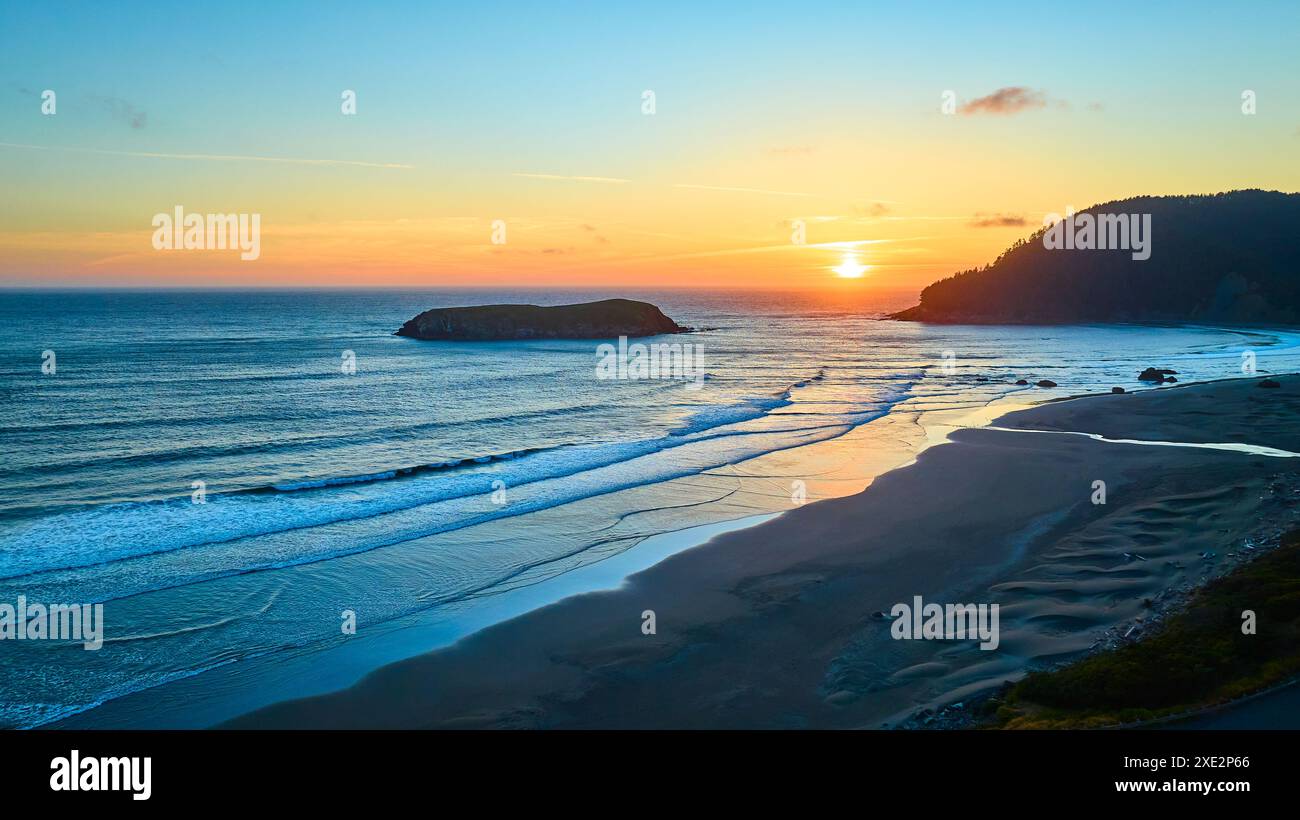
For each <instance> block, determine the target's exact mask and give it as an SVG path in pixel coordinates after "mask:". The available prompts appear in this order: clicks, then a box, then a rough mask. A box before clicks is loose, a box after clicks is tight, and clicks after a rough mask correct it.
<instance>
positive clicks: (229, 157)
mask: <svg viewBox="0 0 1300 820" xmlns="http://www.w3.org/2000/svg"><path fill="white" fill-rule="evenodd" d="M0 148H30V149H32V150H36V151H71V152H73V153H78V154H107V155H110V156H115V157H144V158H146V159H198V160H213V161H216V162H283V163H287V164H289V165H351V166H355V167H358V168H404V169H410V168H414V167H415V166H414V165H403V164H401V163H398V162H361V161H360V160H353V159H299V158H296V157H247V156H240V155H236V154H164V153H161V152H156V151H109V150H107V149H103V148H75V147H69V146H65V145H27V144H25V143H21V142H0Z"/></svg>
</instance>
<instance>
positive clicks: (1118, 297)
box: [894, 190, 1300, 324]
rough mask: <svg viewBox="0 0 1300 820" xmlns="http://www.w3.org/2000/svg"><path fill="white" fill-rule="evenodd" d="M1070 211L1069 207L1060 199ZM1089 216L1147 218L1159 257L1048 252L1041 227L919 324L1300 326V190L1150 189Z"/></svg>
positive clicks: (932, 303)
mask: <svg viewBox="0 0 1300 820" xmlns="http://www.w3.org/2000/svg"><path fill="white" fill-rule="evenodd" d="M1061 209H1062V211H1064V209H1065V206H1064V205H1062V206H1061ZM1080 214H1081V215H1082V214H1092V215H1093V216H1094V218H1095V217H1096V216H1097V215H1099V214H1108V215H1110V214H1149V215H1150V217H1151V236H1150V237H1149V239H1150V241H1151V246H1150V247H1151V257H1150V258H1149V259H1146V260H1135V259H1133V255H1132V253H1130V252H1129V251H1128V250H1078V251H1074V250H1060V249H1057V250H1049V249H1047V248H1045V247H1044V245H1043V241H1042V239H1043V229H1040V230H1038V231H1037V232H1035V233H1034V234H1033V235H1031V236H1030V237H1029V238H1028V239H1025V240H1022V241H1020V242H1017V243H1015V244H1014V245H1012V246H1011V247H1010V248H1008V249H1007V250H1006V251H1005V252H1004V253H1003V254H1002V255H1001V256H1000V257H998V259H997V260H996V261H995V262H993V263H992V264H991V265H986V266H985V267H983V268H978V269H973V270H967V271H962V272H961V273H958V274H956V275H954V276H951V277H949V278H947V279H944V280H942V281H939V282H935V283H934V284H932V285H930V286H929V287H927V288H926V289H925V290H924V291H922V292H921V303H920V304H919V305H917V306H916V307H913V308H910V309H908V310H905V311H903V312H901V313H896V314H894V318H897V319H909V320H913V321H920V322H958V323H969V322H975V323H979V322H992V323H994V324H1003V323H1009V322H1031V323H1055V322H1066V323H1072V322H1116V321H1121V322H1122V321H1132V322H1162V321H1173V322H1190V321H1203V322H1226V323H1243V324H1270V323H1279V324H1296V323H1300V277H1296V275H1295V271H1296V270H1297V269H1300V243H1297V242H1295V241H1294V237H1295V226H1296V225H1297V224H1300V194H1284V193H1279V192H1276V191H1258V190H1247V191H1230V192H1227V193H1222V194H1214V195H1209V196H1204V195H1198V196H1162V197H1151V196H1142V197H1136V198H1133V199H1125V200H1120V201H1117V202H1106V203H1102V204H1100V205H1094V206H1093V207H1091V208H1087V209H1085V210H1084V211H1081V212H1080Z"/></svg>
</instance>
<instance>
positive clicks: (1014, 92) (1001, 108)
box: [960, 85, 1047, 116]
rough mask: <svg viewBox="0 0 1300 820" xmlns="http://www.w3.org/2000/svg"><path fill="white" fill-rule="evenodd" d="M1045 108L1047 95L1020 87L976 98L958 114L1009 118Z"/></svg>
mask: <svg viewBox="0 0 1300 820" xmlns="http://www.w3.org/2000/svg"><path fill="white" fill-rule="evenodd" d="M1046 107H1047V94H1046V93H1045V92H1043V91H1035V90H1033V89H1031V88H1025V87H1024V86H1021V85H1012V86H1007V87H1006V88H999V89H998V90H997V91H994V92H993V93H992V94H988V95H986V96H983V97H977V98H975V99H973V100H971V101H970V102H968V103H964V104H963V105H962V106H961V109H960V113H962V114H964V115H966V116H973V115H977V114H991V115H994V116H1010V115H1012V114H1019V113H1020V112H1022V111H1029V110H1031V109H1035V108H1046Z"/></svg>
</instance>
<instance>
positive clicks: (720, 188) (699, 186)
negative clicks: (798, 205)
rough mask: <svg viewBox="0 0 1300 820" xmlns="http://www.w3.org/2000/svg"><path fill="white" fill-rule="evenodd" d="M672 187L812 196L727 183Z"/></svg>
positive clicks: (685, 184)
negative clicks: (733, 185)
mask: <svg viewBox="0 0 1300 820" xmlns="http://www.w3.org/2000/svg"><path fill="white" fill-rule="evenodd" d="M673 187H674V188H692V189H694V190H697V191H727V192H729V193H734V194H767V195H769V196H812V194H801V193H797V192H795V191H768V190H765V189H763V188H733V187H731V186H728V185H692V184H690V183H686V182H679V183H677V184H676V185H674V186H673Z"/></svg>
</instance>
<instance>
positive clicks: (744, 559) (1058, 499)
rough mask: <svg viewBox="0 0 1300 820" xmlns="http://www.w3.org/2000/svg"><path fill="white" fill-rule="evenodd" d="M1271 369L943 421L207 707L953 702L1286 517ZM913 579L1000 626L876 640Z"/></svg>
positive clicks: (737, 706) (613, 715)
mask: <svg viewBox="0 0 1300 820" xmlns="http://www.w3.org/2000/svg"><path fill="white" fill-rule="evenodd" d="M1281 381H1282V387H1281V389H1273V390H1265V389H1260V388H1259V387H1257V383H1258V379H1241V380H1229V381H1222V382H1214V383H1209V384H1199V385H1186V386H1179V387H1171V388H1165V389H1161V390H1156V391H1148V392H1144V393H1139V394H1129V395H1114V396H1111V395H1106V396H1095V397H1083V398H1077V399H1071V400H1066V401H1060V402H1052V403H1049V404H1045V405H1041V406H1038V407H1034V408H1032V409H1029V410H1022V411H1017V412H1014V413H1010V414H1008V415H1005V416H1003V417H1002V418H1000V419H998V420H997V421H996V422H995V424H994V426H993V428H991V429H990V428H986V429H962V430H957V431H955V432H953V433H952V434H951V435H950V436H949V440H948V441H947V442H946V443H943V444H940V445H937V446H934V447H931V448H929V449H927V450H925V451H924V452H923V453H922V454H921V455H920V456H919V457H918V459H917V460H916V461H915V462H914V463H912V464H910V465H908V466H906V467H902V468H900V469H897V470H894V471H892V472H889V473H887V474H885V475H884V476H882V477H880V478H879V479H877V480H876V481H875V482H874V483H873V484H872V485H871V486H870V487H868V488H867V489H866V490H865V491H863V492H862V493H859V494H857V495H853V496H849V497H845V498H840V499H833V500H827V501H823V502H819V503H812V504H808V505H806V506H804V507H801V508H798V509H795V510H792V511H791V512H788V513H786V514H784V515H781V516H779V517H778V518H776V519H774V520H772V521H770V522H767V523H765V524H761V525H759V526H756V527H752V528H749V529H745V530H741V531H737V532H732V533H728V534H724V535H722V536H719V537H717V538H715V539H713V540H712V541H710V542H708V543H707V544H705V545H703V546H700V547H697V548H695V549H691V550H688V551H686V552H683V553H679V554H677V555H674V556H672V557H669V558H667V559H666V560H664V561H662V562H660V563H659V564H656V565H655V566H653V567H651V568H649V569H647V570H645V571H643V572H640V573H638V574H636V575H634V576H632V577H631V578H629V579H628V580H627V582H626V583H625V584H624V585H623V586H622V587H621V588H619V589H617V590H612V591H608V592H597V593H591V594H585V595H579V596H575V597H572V598H568V599H566V600H564V601H561V602H559V603H557V604H554V605H552V606H548V607H545V608H543V609H540V610H537V611H535V612H532V613H529V614H528V615H525V616H522V617H519V618H515V619H513V620H510V621H507V622H505V623H501V624H499V625H496V626H494V627H491V628H489V629H486V630H483V631H481V632H479V633H477V634H475V635H472V636H470V637H469V638H466V639H465V640H462V641H461V642H459V643H457V644H456V645H454V646H451V647H449V648H447V649H445V650H440V651H437V652H433V653H430V654H427V655H424V656H421V657H417V658H413V659H410V660H407V661H403V662H400V663H396V664H393V665H391V666H388V667H385V668H383V669H380V670H378V671H376V672H374V673H373V674H371V675H369V676H368V677H366V678H365V679H364V680H362V681H361V682H360V683H358V684H357V685H356V686H354V687H352V688H349V689H346V690H343V691H340V692H337V693H333V694H330V695H324V696H319V697H313V698H308V699H303V700H298V701H291V702H286V703H281V704H277V705H274V706H271V707H268V708H265V709H262V710H259V711H256V712H254V713H252V714H249V715H246V716H244V717H242V718H239V719H237V720H234V721H232V722H230V723H229V724H227V725H228V726H231V727H238V728H270V727H339V728H348V727H390V728H416V727H447V728H450V727H464V728H470V727H500V728H525V727H527V728H534V727H537V728H541V727H548V728H615V727H618V728H622V727H655V728H663V727H682V728H730V727H746V728H878V727H893V726H898V725H901V724H908V722H909V720H913V722H914V718H915V717H916V716H917V715H918V714H922V715H924V714H929V713H927V712H924V711H923V710H927V709H928V710H932V711H938V710H942V709H943V708H945V707H953V708H956V709H958V710H959V709H960V708H963V707H962V706H955V705H956V704H963V705H964V703H965V702H967V701H969V700H971V699H972V698H977V697H979V696H981V695H983V694H987V693H989V692H991V691H993V690H995V689H997V688H998V687H1000V686H1001V685H1002V684H1003V683H1004V682H1006V681H1008V680H1015V679H1018V678H1019V677H1021V676H1023V674H1024V673H1025V672H1026V671H1027V670H1029V669H1031V668H1042V667H1044V666H1049V665H1052V664H1054V663H1059V662H1062V661H1065V660H1069V659H1071V658H1074V657H1079V656H1081V655H1082V654H1083V653H1086V652H1088V651H1089V650H1090V649H1093V648H1096V647H1099V646H1104V645H1107V644H1108V643H1113V642H1114V641H1116V640H1119V639H1120V636H1122V635H1127V636H1128V638H1129V639H1135V638H1139V637H1140V636H1141V634H1142V632H1143V630H1144V629H1149V628H1150V624H1151V622H1152V621H1154V620H1158V618H1159V613H1160V612H1161V606H1162V602H1170V601H1174V600H1176V598H1177V596H1178V595H1180V594H1183V593H1185V592H1186V591H1187V590H1189V589H1191V588H1192V587H1194V586H1195V585H1197V584H1199V583H1202V582H1203V581H1204V580H1206V579H1208V578H1210V577H1213V576H1215V575H1217V574H1220V573H1221V572H1223V571H1226V570H1227V569H1228V568H1230V567H1231V566H1233V565H1234V564H1235V563H1236V562H1237V561H1240V560H1243V557H1244V556H1245V555H1247V554H1248V553H1249V552H1250V551H1251V548H1255V547H1258V548H1264V547H1266V546H1267V545H1268V544H1269V543H1271V539H1274V538H1275V537H1276V536H1277V535H1278V533H1280V532H1281V531H1283V530H1285V529H1287V528H1288V527H1289V526H1291V525H1293V523H1294V520H1295V518H1296V514H1295V504H1294V500H1293V499H1294V497H1295V496H1296V492H1297V489H1298V488H1300V460H1297V459H1295V458H1291V457H1289V456H1288V455H1287V453H1289V452H1292V451H1295V450H1300V446H1298V445H1300V442H1298V441H1297V439H1298V438H1300V434H1297V433H1296V430H1295V425H1294V423H1293V420H1294V419H1295V418H1296V417H1297V413H1298V412H1300V393H1298V392H1297V390H1296V382H1295V380H1294V378H1293V377H1283V378H1282V379H1281ZM1044 431H1045V432H1044ZM1076 433H1077V434H1093V435H1092V437H1090V436H1089V435H1075V434H1076ZM1097 436H1100V437H1102V438H1098V437H1097ZM1106 439H1126V440H1134V441H1131V442H1116V441H1111V440H1106ZM1134 442H1165V443H1180V442H1187V443H1194V444H1204V443H1210V444H1221V443H1226V444H1235V445H1248V446H1247V447H1242V448H1238V449H1232V448H1228V449H1224V448H1208V447H1198V446H1151V445H1150V444H1147V443H1134ZM1250 446H1255V447H1257V448H1271V449H1261V450H1259V451H1258V452H1253V451H1251V449H1250ZM1097 481H1103V482H1105V490H1106V500H1105V503H1104V504H1098V503H1094V502H1095V501H1096V499H1097V496H1096V492H1095V490H1096V486H1097V485H1095V483H1094V482H1097ZM1246 544H1250V545H1251V548H1247V547H1246V546H1245V545H1246ZM1206 556H1208V557H1206ZM917 595H920V596H923V598H924V599H925V600H926V601H934V602H949V603H985V602H987V603H997V604H999V606H1000V610H1001V639H1000V644H999V646H998V647H997V649H996V650H993V651H983V650H981V649H979V648H978V646H977V645H976V643H975V642H973V641H904V640H894V639H893V638H891V636H890V629H889V626H890V624H889V622H888V621H887V620H883V619H880V618H878V617H875V616H874V613H877V612H879V611H881V610H884V611H888V610H889V609H890V608H891V607H892V606H893V605H894V604H896V603H899V602H909V601H911V600H912V599H913V597H914V596H917ZM647 610H653V612H654V614H655V621H656V630H655V634H652V635H650V634H643V631H642V622H643V621H642V619H643V613H644V612H645V611H647ZM950 711H951V710H950Z"/></svg>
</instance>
